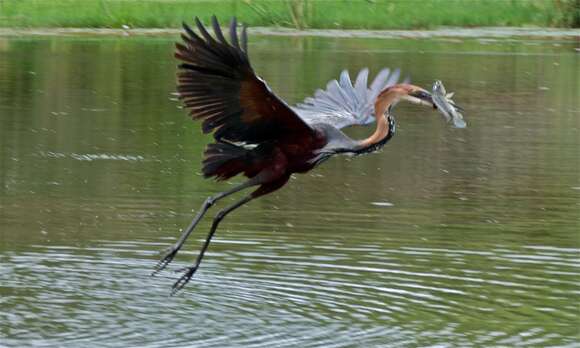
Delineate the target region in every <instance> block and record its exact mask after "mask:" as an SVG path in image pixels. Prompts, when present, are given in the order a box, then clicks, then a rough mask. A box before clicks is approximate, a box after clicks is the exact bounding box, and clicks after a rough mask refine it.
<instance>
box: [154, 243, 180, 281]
mask: <svg viewBox="0 0 580 348" xmlns="http://www.w3.org/2000/svg"><path fill="white" fill-rule="evenodd" d="M178 251H179V248H178V247H177V246H175V245H172V246H170V247H169V248H167V249H165V250H164V251H163V256H162V257H161V260H159V262H157V264H156V265H155V268H154V269H153V272H152V273H151V275H152V276H154V275H156V274H157V273H159V272H161V271H163V270H164V269H165V267H167V266H169V264H170V263H171V261H173V259H174V258H175V255H177V252H178Z"/></svg>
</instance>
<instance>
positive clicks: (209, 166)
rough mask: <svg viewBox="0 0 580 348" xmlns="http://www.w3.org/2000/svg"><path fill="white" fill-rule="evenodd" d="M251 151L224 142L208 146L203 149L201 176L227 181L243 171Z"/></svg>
mask: <svg viewBox="0 0 580 348" xmlns="http://www.w3.org/2000/svg"><path fill="white" fill-rule="evenodd" d="M250 153H251V150H248V149H245V148H244V147H242V146H237V145H234V144H230V143H225V142H217V143H213V144H209V145H208V146H207V148H206V149H205V152H204V155H205V158H204V160H203V168H202V172H203V176H204V177H206V178H209V177H212V176H214V177H215V178H216V179H217V180H227V179H229V178H231V177H234V176H236V175H238V174H240V173H241V172H243V171H244V170H245V167H246V164H247V163H248V161H250Z"/></svg>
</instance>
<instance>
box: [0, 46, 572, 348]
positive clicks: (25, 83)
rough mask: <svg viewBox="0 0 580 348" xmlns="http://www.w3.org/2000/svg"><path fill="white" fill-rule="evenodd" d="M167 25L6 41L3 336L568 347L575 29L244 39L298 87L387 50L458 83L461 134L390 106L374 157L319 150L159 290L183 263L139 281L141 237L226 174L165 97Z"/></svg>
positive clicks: (0, 107) (164, 240)
mask: <svg viewBox="0 0 580 348" xmlns="http://www.w3.org/2000/svg"><path fill="white" fill-rule="evenodd" d="M173 40H174V38H173V37H156V38H142V37H141V38H140V37H129V38H98V39H93V38H90V37H89V38H63V37H61V38H58V37H53V38H41V39H39V38H14V39H2V40H0V122H1V128H0V183H1V185H0V208H1V211H0V226H1V232H0V237H1V239H0V261H1V263H2V271H1V272H0V283H1V284H2V285H1V286H0V294H2V300H1V301H2V302H1V303H2V307H1V309H0V320H1V321H2V322H6V323H9V325H3V326H2V328H0V335H1V337H3V339H4V340H5V341H6V342H8V343H6V344H8V345H10V346H22V345H26V344H32V343H36V344H39V345H40V344H45V345H70V346H74V345H75V344H77V343H78V342H89V343H97V342H98V343H101V344H103V345H108V346H115V345H121V346H126V345H144V344H150V345H153V346H155V345H168V344H173V345H177V346H179V345H187V344H195V343H197V344H199V345H201V346H204V347H207V346H212V345H213V346H223V345H224V344H226V343H227V344H228V345H237V346H252V345H253V344H256V345H257V344H260V343H264V342H270V343H271V344H274V343H276V344H278V345H279V346H285V345H287V346H296V345H297V344H298V345H300V346H314V345H321V346H325V345H326V346H330V345H335V346H349V345H351V346H352V345H357V346H373V345H380V344H383V345H384V344H387V345H395V344H397V343H398V344H403V345H405V344H406V345H431V344H437V343H451V344H454V345H459V346H468V345H480V346H481V345H490V344H491V345H498V344H499V345H502V344H503V345H513V344H517V343H527V344H531V345H548V344H564V343H573V342H576V341H577V334H578V329H577V320H578V314H579V308H578V305H577V303H579V301H578V300H580V298H579V296H578V294H579V293H580V292H579V290H580V287H579V279H578V274H579V273H578V267H580V264H579V263H578V250H579V247H580V241H579V236H578V231H579V230H580V176H579V173H580V160H579V156H578V148H579V146H580V133H579V132H580V131H579V129H580V98H578V95H580V93H579V91H580V88H579V84H580V66H579V64H580V63H579V61H580V58H579V55H578V54H577V53H574V49H573V48H574V46H575V45H576V43H574V42H573V41H540V40H536V41H526V40H523V41H510V40H500V41H492V40H465V41H463V40H445V39H438V40H433V39H430V40H405V39H392V40H379V39H330V38H314V37H308V38H284V37H253V38H252V40H251V46H250V55H251V58H252V60H253V65H254V67H255V69H256V70H257V71H258V72H259V73H260V74H261V75H262V76H263V77H264V78H265V79H266V80H267V81H269V83H270V85H271V86H272V88H273V89H274V90H275V91H276V92H277V93H278V94H279V95H281V96H283V97H284V98H285V99H286V100H287V101H289V102H290V103H294V102H298V101H299V100H301V99H302V98H304V97H305V96H307V95H309V94H311V93H312V91H314V90H315V89H316V88H319V87H321V86H324V85H325V84H326V82H327V81H328V80H329V79H330V78H334V77H337V76H338V74H339V73H340V71H341V70H342V69H343V68H348V69H349V70H351V71H356V70H358V69H360V68H362V67H365V66H368V67H370V69H371V72H377V71H378V70H379V69H380V68H382V67H384V66H390V67H400V68H401V69H402V70H403V72H404V73H408V74H410V75H411V77H412V79H413V82H414V83H415V84H418V85H423V86H429V85H430V84H431V83H432V81H433V80H435V79H442V80H443V81H444V82H445V85H446V86H447V87H448V89H450V90H455V91H456V92H457V95H456V100H457V101H458V102H459V103H460V104H461V105H462V106H463V107H464V108H465V109H466V110H467V111H466V118H467V121H468V123H469V128H467V129H465V130H456V129H451V128H450V127H448V126H447V125H445V124H444V123H443V121H442V120H441V118H440V117H439V116H438V115H437V114H436V113H434V112H432V111H430V110H424V109H421V108H417V107H414V106H403V105H401V106H399V107H398V108H397V110H396V113H395V114H396V115H397V121H398V124H399V131H398V133H397V136H396V137H395V138H394V139H393V140H392V141H391V142H390V143H389V144H388V146H387V147H386V148H385V150H384V151H383V152H382V153H380V154H377V155H372V156H364V157H360V158H355V159H349V158H336V159H333V160H332V161H329V162H327V163H325V164H324V165H323V166H322V167H320V168H318V169H317V170H316V171H313V172H312V173H310V174H307V175H301V176H296V177H295V178H294V179H293V180H291V182H290V185H288V186H287V187H286V188H284V189H283V190H281V191H279V192H277V193H275V194H273V195H272V196H269V197H265V198H264V199H261V200H259V201H256V202H253V203H251V204H250V205H249V206H248V207H246V208H245V209H243V210H240V211H239V212H237V213H235V214H233V215H231V217H228V220H226V221H225V222H224V223H223V225H222V228H221V230H220V231H219V233H218V236H217V239H216V242H215V243H214V244H213V245H212V247H211V248H210V254H209V257H208V259H207V262H206V263H205V264H204V265H203V269H202V271H201V272H200V274H198V275H197V279H196V282H195V283H193V284H191V286H189V288H188V289H187V291H186V292H185V294H184V295H183V296H182V297H179V298H172V299H171V300H168V299H167V298H166V295H167V293H168V291H169V287H170V284H171V283H172V279H173V278H174V276H173V275H171V274H169V273H168V274H167V277H161V278H148V277H147V274H148V273H149V271H150V269H151V267H152V266H153V265H154V263H155V260H156V251H157V250H159V249H161V248H162V247H163V246H165V245H168V244H169V243H170V242H171V240H172V238H174V237H175V236H177V234H178V232H179V229H180V228H181V227H183V226H185V225H186V224H187V222H188V220H189V219H190V215H191V213H192V209H197V208H198V206H199V205H200V204H201V202H202V201H203V199H204V198H205V197H206V196H207V195H209V194H212V193H215V192H218V191H221V190H223V189H224V188H225V187H228V185H229V184H231V183H221V184H218V183H214V182H211V181H206V180H203V179H202V178H201V176H200V175H199V170H200V163H199V162H200V161H199V158H200V155H201V152H202V149H203V147H204V145H205V144H206V143H207V142H209V141H210V138H209V137H207V136H204V135H202V134H201V133H200V131H199V129H198V128H199V127H198V125H197V124H195V123H193V122H191V121H189V120H188V119H187V116H186V115H185V112H184V111H183V110H179V109H178V108H177V107H176V106H177V104H176V103H175V102H174V101H172V100H171V98H172V96H171V92H172V91H173V90H174V73H175V67H174V66H175V62H174V61H173V59H172V58H171V52H172V41H173ZM349 132H350V134H351V135H352V136H353V137H364V136H365V135H366V134H367V133H368V132H369V130H368V129H365V128H357V129H352V130H350V131H349ZM373 202H379V203H380V202H382V203H384V202H388V203H391V204H392V205H393V206H389V207H385V206H380V205H373V204H372V203H373ZM207 228H208V224H207V222H206V223H205V224H203V225H201V226H200V227H199V230H198V231H197V234H196V237H194V238H201V236H203V235H204V234H205V231H206V230H207ZM198 246H199V241H197V240H194V241H191V242H190V243H189V244H188V249H189V250H192V251H195V250H197V247H198ZM192 257H193V252H190V253H185V256H182V257H180V258H179V261H180V262H178V264H185V262H189V259H191V258H192ZM191 327H195V328H196V329H197V331H196V330H193V331H192V330H191ZM202 328H203V329H202ZM87 331H90V332H91V334H90V335H87V334H86V332H87ZM136 332H140V333H142V335H141V336H139V335H136V334H135V333H136ZM250 333H251V334H250ZM159 342H162V343H159ZM284 342H285V343H284ZM297 342H300V343H297Z"/></svg>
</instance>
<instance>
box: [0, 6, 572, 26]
mask: <svg viewBox="0 0 580 348" xmlns="http://www.w3.org/2000/svg"><path fill="white" fill-rule="evenodd" d="M212 14H215V15H217V16H218V18H220V19H221V20H224V21H225V20H227V19H228V18H229V17H231V16H232V15H235V16H237V17H238V18H239V19H240V20H241V21H242V22H244V23H246V24H248V25H250V26H283V27H294V28H344V29H414V28H422V29H423V28H433V27H438V26H459V27H475V26H527V25H532V26H543V27H578V26H580V0H343V1H339V0H0V26H2V27H91V28H118V27H121V26H122V25H129V26H131V27H140V28H172V27H178V26H179V25H180V23H181V22H182V21H190V20H191V18H192V16H195V15H197V16H199V17H201V18H202V19H204V20H207V19H208V18H209V17H210V16H211V15H212Z"/></svg>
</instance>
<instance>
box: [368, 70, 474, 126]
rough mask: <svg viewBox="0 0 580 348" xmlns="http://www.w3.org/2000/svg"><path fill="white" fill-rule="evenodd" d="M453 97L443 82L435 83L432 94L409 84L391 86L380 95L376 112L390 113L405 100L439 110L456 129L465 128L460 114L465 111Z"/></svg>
mask: <svg viewBox="0 0 580 348" xmlns="http://www.w3.org/2000/svg"><path fill="white" fill-rule="evenodd" d="M451 97H453V93H446V92H445V87H444V86H443V83H442V82H441V81H435V83H434V84H433V88H432V92H429V91H427V90H425V89H424V88H421V87H419V86H415V85H412V84H409V83H401V84H396V85H393V86H390V87H388V88H386V89H385V90H383V91H382V92H381V93H380V94H379V96H378V97H377V101H376V104H375V111H376V112H380V111H379V110H382V112H383V113H388V112H389V111H390V109H391V108H392V107H393V106H395V105H396V104H397V103H398V102H399V101H401V100H405V101H408V102H410V103H413V104H417V105H424V106H428V107H430V108H433V109H435V110H438V111H439V112H440V113H441V114H442V115H443V116H444V117H445V119H446V120H447V121H448V122H449V121H452V122H453V125H454V126H455V127H456V128H465V126H466V123H465V121H464V120H463V116H462V115H461V113H460V111H463V109H462V108H460V107H459V106H457V105H456V104H455V102H453V100H451Z"/></svg>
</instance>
